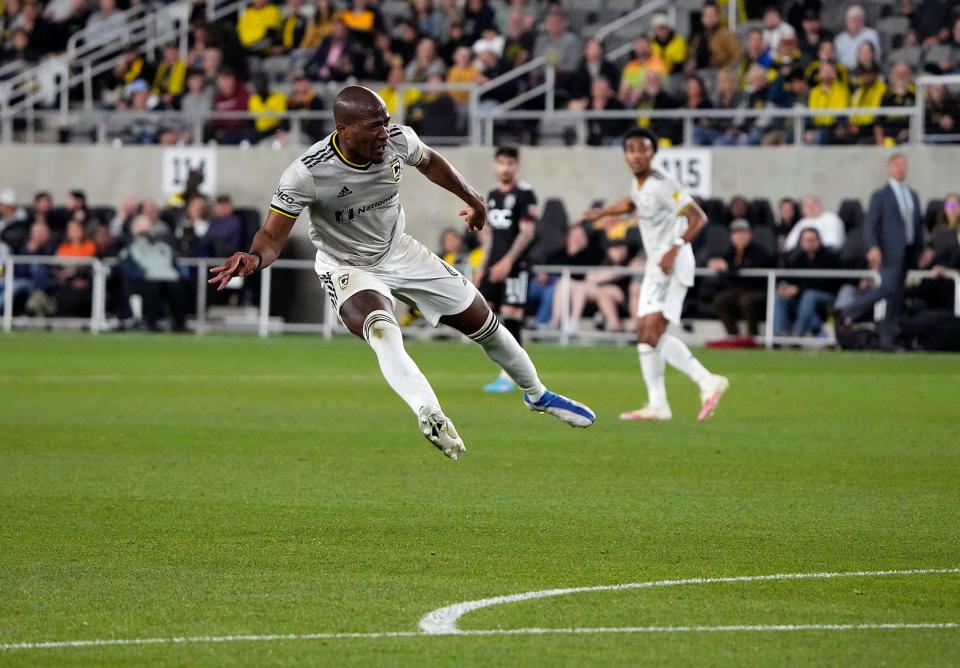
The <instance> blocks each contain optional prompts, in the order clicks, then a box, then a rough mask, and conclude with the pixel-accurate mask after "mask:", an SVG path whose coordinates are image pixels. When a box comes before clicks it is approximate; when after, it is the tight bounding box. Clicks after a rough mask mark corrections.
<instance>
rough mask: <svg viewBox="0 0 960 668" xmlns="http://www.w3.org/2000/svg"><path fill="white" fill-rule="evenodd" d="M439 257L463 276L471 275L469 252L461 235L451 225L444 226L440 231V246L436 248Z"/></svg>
mask: <svg viewBox="0 0 960 668" xmlns="http://www.w3.org/2000/svg"><path fill="white" fill-rule="evenodd" d="M437 255H439V256H440V259H441V260H443V261H444V262H446V263H447V264H449V265H450V266H451V267H454V268H455V269H457V271H459V272H460V273H461V274H463V275H464V276H472V275H473V270H472V269H471V268H470V259H469V253H467V245H466V243H465V242H464V239H463V235H462V234H461V233H460V231H459V230H457V229H456V228H453V227H447V228H444V230H443V231H442V232H440V247H439V249H438V250H437Z"/></svg>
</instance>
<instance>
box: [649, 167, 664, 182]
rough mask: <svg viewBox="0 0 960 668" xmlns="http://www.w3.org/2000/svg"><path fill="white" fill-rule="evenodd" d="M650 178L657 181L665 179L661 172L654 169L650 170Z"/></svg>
mask: <svg viewBox="0 0 960 668" xmlns="http://www.w3.org/2000/svg"><path fill="white" fill-rule="evenodd" d="M650 176H652V177H653V178H655V179H656V180H657V181H663V180H664V178H666V177H665V176H664V175H663V172H661V171H659V170H656V169H652V170H650Z"/></svg>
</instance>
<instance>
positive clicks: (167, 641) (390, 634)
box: [0, 622, 960, 651]
mask: <svg viewBox="0 0 960 668" xmlns="http://www.w3.org/2000/svg"><path fill="white" fill-rule="evenodd" d="M943 629H960V624H958V623H956V622H924V623H898V622H895V623H879V624H766V625H728V626H622V627H602V626H601V627H573V628H557V629H471V630H467V631H456V632H454V633H424V632H422V631H380V632H371V633H287V634H275V635H238V636H184V637H177V638H116V639H102V640H60V641H51V642H21V643H7V644H0V651H4V650H8V651H9V650H31V649H32V650H37V649H60V648H84V647H116V646H125V645H126V646H129V645H186V644H191V643H233V642H276V641H284V640H286V641H291V640H347V639H369V640H375V639H379V638H440V637H449V636H457V637H459V636H539V635H588V634H602V633H649V634H655V633H749V632H797V631H902V630H943Z"/></svg>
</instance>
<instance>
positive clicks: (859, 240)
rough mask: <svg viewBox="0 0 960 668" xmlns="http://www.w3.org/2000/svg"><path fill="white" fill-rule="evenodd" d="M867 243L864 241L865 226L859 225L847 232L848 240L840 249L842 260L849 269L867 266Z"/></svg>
mask: <svg viewBox="0 0 960 668" xmlns="http://www.w3.org/2000/svg"><path fill="white" fill-rule="evenodd" d="M866 254H867V245H866V244H865V243H864V241H863V226H862V225H858V226H857V227H854V228H852V229H851V230H849V231H848V232H847V240H846V241H845V242H844V244H843V248H842V249H840V262H841V264H843V266H844V267H846V268H847V269H863V268H864V267H866V266H867V260H866V257H865V255H866Z"/></svg>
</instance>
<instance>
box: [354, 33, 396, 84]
mask: <svg viewBox="0 0 960 668" xmlns="http://www.w3.org/2000/svg"><path fill="white" fill-rule="evenodd" d="M357 55H358V56H359V58H358V68H359V69H358V70H357V72H356V73H355V76H356V77H357V78H359V79H361V80H370V81H386V79H387V75H388V74H389V73H390V65H391V63H393V62H394V61H396V60H399V59H400V57H399V56H398V55H397V54H395V53H394V52H393V42H392V40H391V39H390V35H388V34H387V33H385V32H383V31H378V32H377V34H375V35H374V36H373V48H372V49H367V50H366V52H365V53H364V52H360V53H358V54H357Z"/></svg>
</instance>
